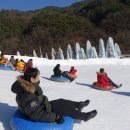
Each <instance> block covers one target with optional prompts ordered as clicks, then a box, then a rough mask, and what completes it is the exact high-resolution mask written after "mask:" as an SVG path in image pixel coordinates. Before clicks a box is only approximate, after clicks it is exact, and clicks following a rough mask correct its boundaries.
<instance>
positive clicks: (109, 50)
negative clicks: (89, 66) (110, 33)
mask: <svg viewBox="0 0 130 130" xmlns="http://www.w3.org/2000/svg"><path fill="white" fill-rule="evenodd" d="M106 57H107V58H111V57H113V58H114V57H115V48H114V41H113V39H112V38H111V37H109V38H108V41H107V46H106Z"/></svg>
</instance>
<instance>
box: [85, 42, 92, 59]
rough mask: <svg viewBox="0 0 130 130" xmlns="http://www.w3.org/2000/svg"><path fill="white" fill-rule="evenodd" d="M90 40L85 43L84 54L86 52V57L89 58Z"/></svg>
mask: <svg viewBox="0 0 130 130" xmlns="http://www.w3.org/2000/svg"><path fill="white" fill-rule="evenodd" d="M91 47H92V46H91V42H90V41H89V40H87V43H86V54H87V58H91Z"/></svg>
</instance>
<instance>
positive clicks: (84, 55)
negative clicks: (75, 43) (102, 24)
mask: <svg viewBox="0 0 130 130" xmlns="http://www.w3.org/2000/svg"><path fill="white" fill-rule="evenodd" d="M80 51H81V56H82V57H81V59H86V58H87V57H86V54H85V52H84V49H83V48H81V49H80Z"/></svg>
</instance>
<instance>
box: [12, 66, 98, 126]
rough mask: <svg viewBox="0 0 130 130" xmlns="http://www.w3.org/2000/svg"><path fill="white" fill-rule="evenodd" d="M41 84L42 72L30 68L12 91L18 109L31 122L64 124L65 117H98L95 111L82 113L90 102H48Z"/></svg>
mask: <svg viewBox="0 0 130 130" xmlns="http://www.w3.org/2000/svg"><path fill="white" fill-rule="evenodd" d="M39 84H40V72H39V70H38V69H37V68H29V69H28V70H27V71H25V72H24V74H23V75H20V76H18V77H17V80H16V81H15V82H14V83H13V85H12V87H11V91H12V92H13V93H15V94H16V102H17V104H18V109H19V110H20V111H21V112H22V113H23V114H24V115H25V116H26V117H27V118H29V119H30V120H32V121H36V122H48V123H53V122H57V123H58V124H61V123H63V122H64V118H63V116H70V117H72V118H73V119H79V120H84V121H88V120H89V119H91V118H94V117H95V116H96V115H97V111H96V110H93V111H91V112H88V113H84V112H81V110H82V109H83V107H86V106H87V105H88V104H89V102H90V101H89V100H86V101H84V102H75V101H70V100H65V99H57V100H52V101H48V98H47V97H46V96H45V95H43V91H42V89H41V87H40V86H39Z"/></svg>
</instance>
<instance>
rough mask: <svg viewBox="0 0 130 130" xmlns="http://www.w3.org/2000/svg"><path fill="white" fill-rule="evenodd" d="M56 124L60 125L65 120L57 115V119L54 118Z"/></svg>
mask: <svg viewBox="0 0 130 130" xmlns="http://www.w3.org/2000/svg"><path fill="white" fill-rule="evenodd" d="M56 122H57V124H62V123H64V122H65V120H64V118H63V117H62V116H59V115H58V116H57V118H56Z"/></svg>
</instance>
